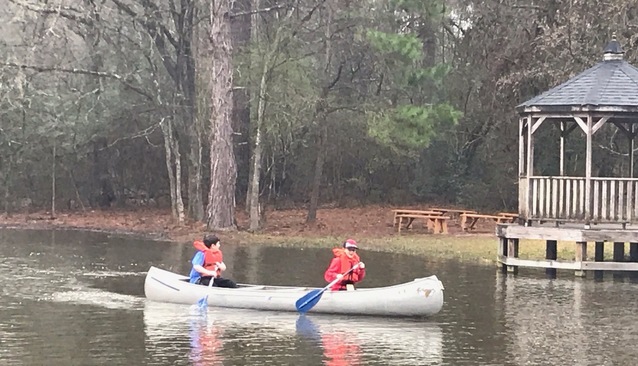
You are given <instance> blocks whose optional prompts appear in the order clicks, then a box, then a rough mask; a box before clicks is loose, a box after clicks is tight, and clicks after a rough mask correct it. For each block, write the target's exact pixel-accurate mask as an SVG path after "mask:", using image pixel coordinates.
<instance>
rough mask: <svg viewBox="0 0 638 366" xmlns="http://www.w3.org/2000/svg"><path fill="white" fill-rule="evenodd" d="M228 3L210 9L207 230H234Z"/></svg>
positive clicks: (213, 4) (223, 1) (220, 0)
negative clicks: (210, 65)
mask: <svg viewBox="0 0 638 366" xmlns="http://www.w3.org/2000/svg"><path fill="white" fill-rule="evenodd" d="M231 8H232V4H231V0H213V1H212V2H211V7H210V23H211V25H210V47H211V61H212V68H211V80H210V88H211V117H210V118H211V121H210V123H211V136H210V191H209V194H208V207H207V209H206V211H207V216H208V217H207V226H208V228H209V229H235V228H236V225H235V220H234V219H235V184H236V181H237V166H236V162H235V154H234V147H233V128H232V124H231V123H232V121H231V114H232V109H233V69H232V63H231V57H232V44H231V35H230V13H229V12H230V9H231Z"/></svg>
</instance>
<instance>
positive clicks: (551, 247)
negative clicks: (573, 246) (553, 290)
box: [545, 240, 558, 279]
mask: <svg viewBox="0 0 638 366" xmlns="http://www.w3.org/2000/svg"><path fill="white" fill-rule="evenodd" d="M557 243H558V241H557V240H547V241H546V243H545V259H552V260H556V259H557V258H558V257H557V254H558V250H557V246H558V245H557ZM545 275H547V277H548V278H552V279H553V278H556V268H545Z"/></svg>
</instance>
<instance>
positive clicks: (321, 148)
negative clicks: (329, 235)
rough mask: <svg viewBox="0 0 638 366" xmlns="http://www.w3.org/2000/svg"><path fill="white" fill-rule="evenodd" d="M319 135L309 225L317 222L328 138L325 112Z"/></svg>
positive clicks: (322, 113)
mask: <svg viewBox="0 0 638 366" xmlns="http://www.w3.org/2000/svg"><path fill="white" fill-rule="evenodd" d="M319 123H320V126H319V133H318V136H317V148H316V150H317V160H316V161H315V175H314V178H313V180H312V191H311V192H310V207H308V216H307V217H306V222H307V223H311V222H315V221H316V220H317V209H318V207H319V192H320V191H321V180H322V177H323V163H324V160H325V146H326V138H327V136H328V128H327V127H326V118H325V112H323V111H322V112H320V118H319Z"/></svg>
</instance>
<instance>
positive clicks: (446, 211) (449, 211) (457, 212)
mask: <svg viewBox="0 0 638 366" xmlns="http://www.w3.org/2000/svg"><path fill="white" fill-rule="evenodd" d="M429 210H432V211H436V212H440V213H441V215H448V216H453V217H455V218H460V217H461V215H462V214H464V213H473V214H475V213H477V212H476V211H473V210H465V209H459V208H439V207H432V208H429Z"/></svg>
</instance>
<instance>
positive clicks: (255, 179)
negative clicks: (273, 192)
mask: <svg viewBox="0 0 638 366" xmlns="http://www.w3.org/2000/svg"><path fill="white" fill-rule="evenodd" d="M269 56H270V53H269ZM269 64H270V59H267V60H265V62H264V67H263V70H262V73H261V81H260V83H259V100H258V102H257V126H255V147H254V149H253V156H252V159H251V160H252V162H253V168H252V169H251V171H252V177H251V182H250V189H249V192H250V205H249V207H250V230H258V229H259V217H260V212H259V178H260V177H261V155H262V149H263V148H262V144H261V127H262V125H263V123H264V111H265V110H266V87H267V84H266V77H267V75H268V65H269Z"/></svg>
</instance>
